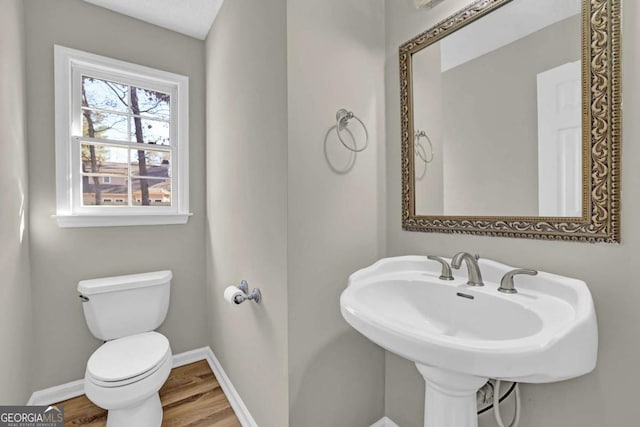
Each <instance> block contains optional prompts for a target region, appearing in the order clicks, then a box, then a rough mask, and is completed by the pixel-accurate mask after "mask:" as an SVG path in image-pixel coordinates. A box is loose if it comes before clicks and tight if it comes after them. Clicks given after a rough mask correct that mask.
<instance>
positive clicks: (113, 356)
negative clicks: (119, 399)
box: [86, 332, 171, 388]
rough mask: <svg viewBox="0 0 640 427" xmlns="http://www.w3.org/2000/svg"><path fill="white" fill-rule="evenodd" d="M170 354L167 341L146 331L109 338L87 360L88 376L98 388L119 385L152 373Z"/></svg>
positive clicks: (156, 334)
mask: <svg viewBox="0 0 640 427" xmlns="http://www.w3.org/2000/svg"><path fill="white" fill-rule="evenodd" d="M170 357H171V348H170V346H169V340H167V338H166V337H165V336H164V335H162V334H159V333H157V332H145V333H142V334H136V335H131V336H128V337H124V338H119V339H116V340H113V341H108V342H106V343H105V344H103V345H102V346H101V347H100V348H98V349H97V350H96V351H95V352H94V353H93V354H92V355H91V357H90V358H89V361H88V362H87V371H86V374H87V375H86V376H87V379H88V380H90V381H91V382H92V383H94V384H95V385H97V386H100V387H107V388H112V387H122V386H126V385H128V384H132V383H134V382H137V381H141V380H143V379H144V378H147V377H149V376H150V375H153V374H154V373H155V372H156V371H157V370H158V369H160V367H161V366H163V364H164V363H165V361H166V359H167V358H170Z"/></svg>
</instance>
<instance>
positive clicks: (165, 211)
mask: <svg viewBox="0 0 640 427" xmlns="http://www.w3.org/2000/svg"><path fill="white" fill-rule="evenodd" d="M188 85H189V80H188V78H187V77H185V76H180V75H177V74H173V73H168V72H164V71H159V70H154V69H151V68H147V67H143V66H140V65H135V64H131V63H127V62H122V61H118V60H114V59H110V58H105V57H102V56H98V55H93V54H90V53H86V52H82V51H78V50H73V49H69V48H65V47H61V46H55V95H56V111H55V113H56V197H57V215H56V219H57V221H58V224H59V225H60V226H61V227H91V226H112V225H151V224H184V223H186V222H187V220H188V217H189V215H190V214H189V194H188V193H189V187H188V166H189V163H188V162H189V145H188V144H189V141H188V134H189V132H188V91H189V88H188Z"/></svg>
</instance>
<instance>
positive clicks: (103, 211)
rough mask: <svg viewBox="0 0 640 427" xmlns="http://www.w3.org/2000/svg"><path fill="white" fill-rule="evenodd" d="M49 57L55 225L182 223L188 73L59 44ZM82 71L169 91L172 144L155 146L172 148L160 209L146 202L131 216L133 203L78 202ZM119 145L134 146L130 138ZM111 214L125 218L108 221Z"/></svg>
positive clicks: (186, 203) (186, 163)
mask: <svg viewBox="0 0 640 427" xmlns="http://www.w3.org/2000/svg"><path fill="white" fill-rule="evenodd" d="M54 59H55V67H54V70H55V73H54V77H55V140H56V141H55V145H56V156H55V158H56V217H57V218H64V219H62V220H59V221H58V225H59V226H60V227H99V226H113V225H156V224H184V223H186V222H187V221H188V219H189V78H188V77H187V76H182V75H179V74H174V73H170V72H166V71H161V70H156V69H153V68H149V67H145V66H142V65H136V64H132V63H129V62H124V61H120V60H116V59H111V58H107V57H104V56H99V55H94V54H92V53H87V52H83V51H80V50H75V49H70V48H66V47H62V46H58V45H55V46H54ZM85 74H86V75H91V76H95V77H97V78H104V79H107V80H113V81H119V82H123V83H125V84H130V85H135V86H137V87H144V88H147V89H151V90H158V91H161V92H163V93H168V94H170V95H171V106H170V108H171V131H170V133H171V136H170V137H171V145H170V146H168V147H160V148H161V149H164V148H166V149H167V150H170V151H171V156H172V158H171V163H172V167H173V173H172V176H171V185H172V201H173V204H172V206H170V207H163V208H162V209H154V207H145V208H144V209H145V210H146V211H148V212H147V213H148V214H149V215H136V214H135V210H136V209H137V208H139V207H135V206H118V207H116V208H115V209H113V208H114V207H112V206H91V207H86V206H82V204H81V200H80V199H81V197H80V193H81V191H82V190H81V181H82V177H81V174H80V168H79V167H77V165H79V163H80V158H79V155H80V154H79V153H80V152H79V148H78V146H79V144H80V141H81V140H84V139H86V138H79V137H78V135H80V134H81V133H82V132H81V129H82V124H81V120H80V115H79V111H81V106H80V101H79V99H80V90H81V87H80V84H81V83H80V76H81V75H85ZM100 143H108V141H106V140H105V141H100ZM121 145H127V146H128V147H129V148H131V147H133V146H134V145H132V143H128V144H127V143H122V144H121ZM144 148H145V149H155V148H156V147H155V146H148V147H146V146H145V147H144ZM116 209H117V210H116ZM151 209H154V210H153V211H151ZM129 214H132V215H129ZM116 215H118V216H120V217H124V218H129V219H128V220H126V219H123V218H119V219H116V220H113V221H112V220H111V218H112V217H114V216H116ZM134 216H135V218H134V219H131V218H132V217H134ZM163 219H164V220H163Z"/></svg>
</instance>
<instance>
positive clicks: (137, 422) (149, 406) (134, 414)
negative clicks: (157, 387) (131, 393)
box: [107, 393, 162, 427]
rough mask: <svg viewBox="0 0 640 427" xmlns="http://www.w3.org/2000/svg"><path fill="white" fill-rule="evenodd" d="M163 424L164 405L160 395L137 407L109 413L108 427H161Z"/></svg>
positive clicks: (113, 410)
mask: <svg viewBox="0 0 640 427" xmlns="http://www.w3.org/2000/svg"><path fill="white" fill-rule="evenodd" d="M161 424H162V404H161V403H160V395H158V393H155V394H153V395H152V396H151V397H149V398H147V399H146V400H143V401H142V402H140V403H139V404H137V405H135V406H129V407H127V408H122V409H111V410H109V412H108V413H107V427H160V425H161Z"/></svg>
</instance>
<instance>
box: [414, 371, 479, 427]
mask: <svg viewBox="0 0 640 427" xmlns="http://www.w3.org/2000/svg"><path fill="white" fill-rule="evenodd" d="M416 367H417V368H418V371H420V373H421V374H422V376H423V377H424V381H425V383H426V389H425V404H424V427H478V409H477V405H476V392H477V391H478V389H479V388H480V387H482V386H483V385H484V384H485V383H486V382H487V378H481V377H474V376H471V375H464V374H458V373H455V372H451V371H446V370H444V369H439V368H434V367H431V366H425V365H420V364H418V363H416Z"/></svg>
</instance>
